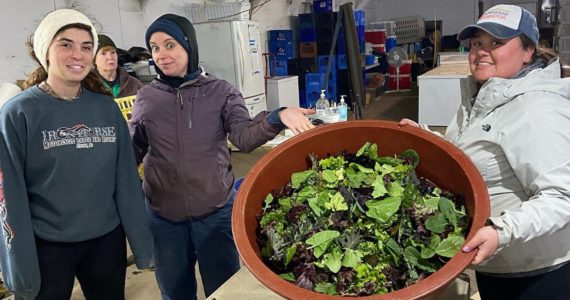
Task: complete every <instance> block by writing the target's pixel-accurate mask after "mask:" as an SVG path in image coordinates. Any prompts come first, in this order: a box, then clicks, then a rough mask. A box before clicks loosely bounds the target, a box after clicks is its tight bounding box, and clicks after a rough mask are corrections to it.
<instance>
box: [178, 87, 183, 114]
mask: <svg viewBox="0 0 570 300" xmlns="http://www.w3.org/2000/svg"><path fill="white" fill-rule="evenodd" d="M176 98H178V101H180V110H184V100H182V92H180V89H176Z"/></svg>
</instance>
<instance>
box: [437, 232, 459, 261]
mask: <svg viewBox="0 0 570 300" xmlns="http://www.w3.org/2000/svg"><path fill="white" fill-rule="evenodd" d="M464 243H465V238H464V237H462V236H459V235H450V236H448V237H447V238H446V239H445V240H443V241H441V243H439V245H437V248H436V249H435V253H436V254H437V255H439V256H443V257H453V256H454V255H455V253H457V251H459V249H461V246H462V245H463V244H464Z"/></svg>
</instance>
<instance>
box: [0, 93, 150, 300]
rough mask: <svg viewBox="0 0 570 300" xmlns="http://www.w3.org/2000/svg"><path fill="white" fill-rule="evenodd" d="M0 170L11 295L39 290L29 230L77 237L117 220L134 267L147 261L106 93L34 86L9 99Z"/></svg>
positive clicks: (138, 199) (145, 231) (136, 189)
mask: <svg viewBox="0 0 570 300" xmlns="http://www.w3.org/2000/svg"><path fill="white" fill-rule="evenodd" d="M0 171H1V172H0V181H1V182H2V186H1V187H2V189H0V216H1V218H0V221H2V230H1V231H0V237H1V239H0V263H1V266H2V273H3V275H4V280H5V282H6V286H7V287H8V289H9V290H11V291H13V292H15V293H16V295H17V297H18V298H24V299H33V298H34V297H35V295H36V294H37V292H38V291H39V288H40V284H41V282H40V273H39V266H38V258H37V253H36V250H35V249H36V245H35V236H38V237H40V238H42V239H44V240H48V241H54V242H80V241H85V240H89V239H93V238H97V237H101V236H103V235H105V234H107V233H108V232H110V231H112V230H113V229H114V228H116V227H117V226H118V225H122V226H123V228H124V230H125V233H126V235H127V238H128V240H129V243H130V245H131V249H132V250H133V253H134V255H135V257H136V263H137V266H138V267H139V268H147V267H148V266H149V264H150V259H151V255H152V254H151V253H152V238H151V234H150V230H149V228H148V223H147V218H146V214H145V207H144V197H143V193H142V189H141V184H140V180H139V178H138V175H137V170H136V165H135V159H134V157H133V150H132V144H131V139H130V137H129V133H128V129H127V126H126V122H125V120H124V119H123V117H122V115H121V112H120V110H119V108H118V107H117V105H116V104H115V102H114V101H113V99H112V98H111V97H110V96H103V95H101V94H96V93H93V92H91V91H89V90H87V89H84V91H83V94H82V96H81V97H80V98H79V99H76V100H74V101H61V100H58V99H55V98H53V97H51V96H48V95H47V94H45V93H44V92H43V91H41V90H40V89H39V88H38V87H37V86H35V87H32V88H29V89H27V90H26V91H24V92H22V93H21V94H19V95H18V96H16V97H14V98H13V99H11V100H10V101H9V102H7V103H6V104H5V105H4V107H3V108H2V111H1V112H0Z"/></svg>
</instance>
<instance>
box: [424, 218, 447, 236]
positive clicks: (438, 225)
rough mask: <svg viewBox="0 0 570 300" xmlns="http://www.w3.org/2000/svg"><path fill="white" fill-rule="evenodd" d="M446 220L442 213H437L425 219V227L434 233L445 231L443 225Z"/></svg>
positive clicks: (445, 223)
mask: <svg viewBox="0 0 570 300" xmlns="http://www.w3.org/2000/svg"><path fill="white" fill-rule="evenodd" d="M446 225H447V222H446V221H445V217H444V216H443V214H437V215H436V216H431V217H429V218H428V219H427V220H426V228H427V229H428V230H429V231H431V232H435V233H442V232H444V231H445V226H446Z"/></svg>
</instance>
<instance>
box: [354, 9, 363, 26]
mask: <svg viewBox="0 0 570 300" xmlns="http://www.w3.org/2000/svg"><path fill="white" fill-rule="evenodd" d="M353 16H354V24H355V25H356V26H366V15H365V13H364V11H363V10H355V11H353Z"/></svg>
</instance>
